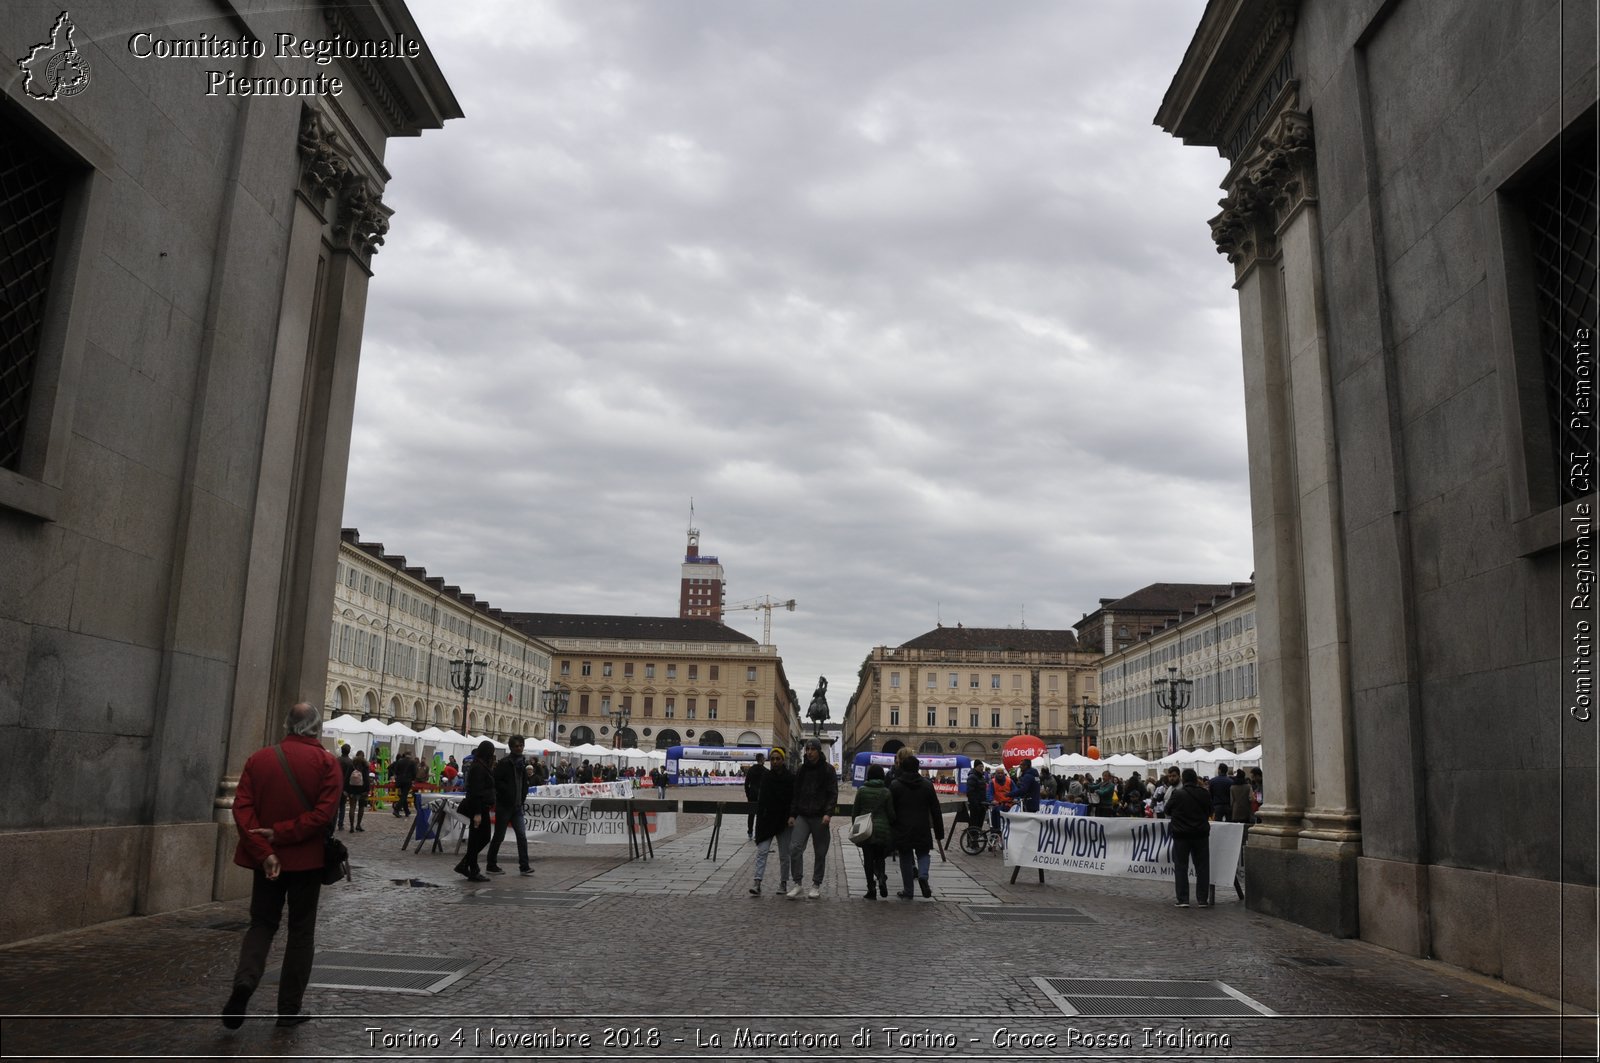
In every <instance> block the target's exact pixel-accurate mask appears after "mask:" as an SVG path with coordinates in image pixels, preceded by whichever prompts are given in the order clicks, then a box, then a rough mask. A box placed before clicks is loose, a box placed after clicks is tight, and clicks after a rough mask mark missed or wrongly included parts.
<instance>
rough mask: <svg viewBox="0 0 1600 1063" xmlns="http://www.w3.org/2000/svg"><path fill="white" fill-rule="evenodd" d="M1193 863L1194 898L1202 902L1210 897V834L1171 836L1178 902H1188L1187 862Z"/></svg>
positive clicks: (1173, 871) (1173, 870)
mask: <svg viewBox="0 0 1600 1063" xmlns="http://www.w3.org/2000/svg"><path fill="white" fill-rule="evenodd" d="M1191 862H1192V863H1193V864H1194V888H1195V891H1196V896H1195V900H1197V901H1199V902H1200V903H1202V904H1204V903H1205V902H1206V901H1207V900H1209V899H1210V897H1211V836H1210V835H1208V834H1201V835H1199V836H1198V837H1193V838H1185V837H1182V836H1180V835H1177V834H1174V835H1173V836H1172V874H1173V876H1174V877H1175V878H1176V879H1177V880H1178V881H1177V886H1178V903H1179V904H1188V903H1189V864H1190V863H1191Z"/></svg>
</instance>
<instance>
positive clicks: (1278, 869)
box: [1244, 828, 1361, 938]
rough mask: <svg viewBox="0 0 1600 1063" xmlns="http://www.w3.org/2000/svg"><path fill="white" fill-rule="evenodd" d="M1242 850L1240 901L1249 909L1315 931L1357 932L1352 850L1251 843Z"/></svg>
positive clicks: (1336, 934)
mask: <svg viewBox="0 0 1600 1063" xmlns="http://www.w3.org/2000/svg"><path fill="white" fill-rule="evenodd" d="M1250 835H1251V838H1250V841H1251V844H1250V848H1249V850H1248V852H1247V853H1246V854H1245V869H1244V874H1245V887H1244V890H1245V893H1244V896H1245V904H1246V905H1247V906H1248V907H1249V908H1250V909H1251V910H1252V911H1257V912H1261V913H1262V914H1264V915H1270V916H1274V917H1276V918H1278V919H1287V920H1288V921H1289V922H1291V923H1299V924H1300V925H1301V926H1306V927H1310V928H1311V929H1313V930H1320V931H1321V932H1322V933H1324V934H1332V935H1333V936H1334V937H1342V938H1349V937H1356V936H1357V935H1358V934H1359V933H1360V930H1361V919H1360V901H1359V895H1358V892H1357V889H1356V883H1357V875H1356V858H1355V856H1354V855H1352V854H1347V853H1339V852H1332V853H1329V852H1324V851H1318V850H1305V849H1280V848H1274V847H1273V846H1272V845H1271V843H1270V842H1269V843H1268V844H1265V845H1257V844H1256V843H1255V841H1256V839H1255V830H1254V828H1252V829H1251V832H1250Z"/></svg>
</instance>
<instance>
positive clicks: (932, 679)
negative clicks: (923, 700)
mask: <svg viewBox="0 0 1600 1063" xmlns="http://www.w3.org/2000/svg"><path fill="white" fill-rule="evenodd" d="M938 685H939V677H938V676H937V675H936V674H934V673H933V672H929V673H928V689H929V690H932V689H933V688H934V687H936V686H938Z"/></svg>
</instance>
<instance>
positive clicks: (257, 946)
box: [233, 868, 322, 1015]
mask: <svg viewBox="0 0 1600 1063" xmlns="http://www.w3.org/2000/svg"><path fill="white" fill-rule="evenodd" d="M321 895H322V869H321V868H313V869H312V870H310V871H285V872H283V873H281V874H280V875H279V876H278V877H277V878H276V879H269V878H267V875H266V872H264V871H262V870H261V869H260V868H257V869H256V872H255V879H254V881H253V882H252V884H251V887H250V929H249V930H247V931H245V935H244V943H243V944H242V945H241V946H240V947H239V966H238V969H237V970H235V971H234V973H233V987H234V988H235V989H247V990H249V991H250V992H252V993H253V992H255V988H256V986H258V985H260V984H261V975H262V973H263V972H264V971H265V970H266V967H267V953H268V952H269V951H271V949H272V939H273V937H274V936H275V935H276V934H277V933H278V923H279V922H280V921H281V920H282V918H283V907H284V905H285V904H286V903H287V904H288V906H289V936H288V939H287V940H286V941H285V942H284V949H283V969H282V974H281V975H280V976H279V980H278V1014H280V1015H291V1014H293V1013H294V1012H297V1011H299V1010H300V1003H301V1000H302V999H303V998H304V997H305V994H306V983H307V982H309V981H311V960H312V957H313V956H314V955H315V954H316V947H317V899H318V898H319V897H320V896H321Z"/></svg>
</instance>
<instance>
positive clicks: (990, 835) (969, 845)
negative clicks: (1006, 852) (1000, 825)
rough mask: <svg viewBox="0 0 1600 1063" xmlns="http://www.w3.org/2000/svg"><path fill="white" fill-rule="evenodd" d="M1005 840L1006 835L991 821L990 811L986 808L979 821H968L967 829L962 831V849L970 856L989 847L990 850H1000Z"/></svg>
mask: <svg viewBox="0 0 1600 1063" xmlns="http://www.w3.org/2000/svg"><path fill="white" fill-rule="evenodd" d="M1003 841H1004V835H1003V834H1002V832H1001V831H999V830H998V829H996V828H995V827H994V826H993V825H991V824H990V822H989V812H988V809H987V808H985V809H984V811H983V814H982V815H981V816H979V817H978V822H976V823H973V822H970V821H969V822H968V823H967V826H966V829H965V830H963V831H962V832H961V851H962V852H964V853H966V854H967V855H968V856H977V855H978V854H979V853H981V852H983V851H984V850H985V849H987V850H988V851H990V852H999V851H1000V846H1001V844H1002V843H1003Z"/></svg>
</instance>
